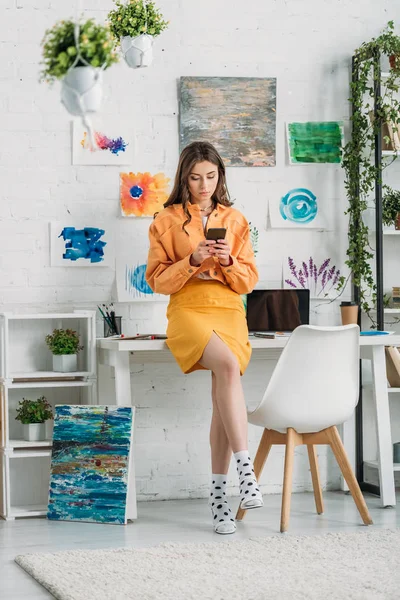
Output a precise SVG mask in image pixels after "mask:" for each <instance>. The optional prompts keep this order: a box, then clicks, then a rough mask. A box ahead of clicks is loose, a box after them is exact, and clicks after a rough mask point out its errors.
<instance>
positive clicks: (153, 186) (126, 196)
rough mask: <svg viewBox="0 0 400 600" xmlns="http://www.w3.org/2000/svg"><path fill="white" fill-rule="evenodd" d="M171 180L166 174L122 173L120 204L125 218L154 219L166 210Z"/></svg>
mask: <svg viewBox="0 0 400 600" xmlns="http://www.w3.org/2000/svg"><path fill="white" fill-rule="evenodd" d="M169 182H170V180H169V179H168V177H166V176H165V175H164V173H156V174H155V175H151V173H120V204H121V214H122V216H123V217H151V218H153V217H154V213H156V212H159V211H160V210H162V209H163V208H164V206H163V205H164V203H165V202H166V201H167V199H168V196H169V192H168V187H169Z"/></svg>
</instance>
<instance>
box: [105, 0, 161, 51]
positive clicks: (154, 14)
mask: <svg viewBox="0 0 400 600" xmlns="http://www.w3.org/2000/svg"><path fill="white" fill-rule="evenodd" d="M114 2H115V4H116V8H115V9H114V10H111V11H110V12H109V13H108V21H109V23H110V29H111V33H112V35H113V36H114V38H115V40H116V41H117V42H119V41H120V39H121V38H122V37H125V36H130V37H133V38H134V37H138V36H139V35H142V34H143V33H147V34H148V35H151V36H153V37H156V36H158V35H160V33H161V32H162V31H164V29H167V27H168V21H164V19H163V16H162V14H161V13H160V11H159V10H158V9H157V8H156V6H155V3H154V2H152V1H151V0H149V1H148V2H147V1H146V0H130V1H128V2H127V3H125V4H124V3H123V2H120V0H114Z"/></svg>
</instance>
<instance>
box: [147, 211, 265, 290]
mask: <svg viewBox="0 0 400 600" xmlns="http://www.w3.org/2000/svg"><path fill="white" fill-rule="evenodd" d="M189 212H190V214H191V216H192V220H191V222H190V223H189V224H187V225H185V229H186V231H187V232H188V234H189V235H187V234H186V233H185V232H184V231H183V229H182V225H183V223H184V222H185V221H186V215H185V213H184V212H183V208H182V205H181V204H174V205H172V206H169V207H168V208H165V209H164V210H162V211H161V212H160V213H159V214H158V215H157V216H156V218H155V219H154V221H153V222H152V224H151V225H150V230H149V238H150V250H149V257H148V261H147V270H146V281H147V283H148V284H149V286H150V287H151V289H152V290H153V291H154V292H156V293H158V294H167V295H168V294H174V293H175V292H178V291H179V290H180V289H182V288H183V286H184V285H185V283H186V282H187V281H189V279H191V278H192V277H195V276H196V275H197V274H198V273H201V272H203V271H209V273H210V275H211V277H212V278H213V279H215V280H216V281H221V282H222V283H224V284H225V285H229V287H231V288H232V289H233V290H234V291H235V292H237V293H238V294H247V293H249V292H251V291H252V289H253V288H254V286H255V284H256V283H257V280H258V273H257V268H256V264H255V260H254V252H253V248H252V245H251V242H250V232H249V224H248V222H247V221H246V219H245V218H244V216H243V215H242V213H240V212H239V211H238V210H236V209H234V208H231V207H227V206H223V205H222V204H217V206H216V208H215V209H214V210H213V212H212V213H211V214H210V216H209V218H208V222H207V229H208V228H210V227H225V228H226V230H227V232H226V240H227V242H228V243H229V246H230V249H231V257H232V260H233V263H232V265H229V266H228V267H222V266H221V265H220V264H219V261H218V259H217V258H216V257H214V256H213V257H211V258H208V259H206V260H205V261H204V262H203V263H202V264H201V265H200V267H193V266H192V265H191V264H190V260H189V259H190V255H191V254H192V253H193V252H194V251H195V250H196V248H197V246H198V244H199V242H201V240H204V238H205V234H204V229H203V222H202V218H201V212H200V208H199V207H198V206H197V205H196V204H190V205H189Z"/></svg>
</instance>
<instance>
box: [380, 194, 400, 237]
mask: <svg viewBox="0 0 400 600" xmlns="http://www.w3.org/2000/svg"><path fill="white" fill-rule="evenodd" d="M399 214H400V190H393V189H392V188H391V187H389V186H385V194H384V196H383V201H382V221H383V222H384V224H385V225H387V226H388V227H390V226H391V225H393V224H394V223H395V222H396V219H397V217H398V215H399Z"/></svg>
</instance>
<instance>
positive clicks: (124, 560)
mask: <svg viewBox="0 0 400 600" xmlns="http://www.w3.org/2000/svg"><path fill="white" fill-rule="evenodd" d="M15 560H16V562H17V563H18V564H19V565H20V566H21V567H22V568H23V569H25V570H26V571H27V572H28V573H29V574H30V575H32V577H34V578H35V579H36V580H37V581H39V582H40V583H41V584H42V585H43V586H44V587H45V588H47V589H48V590H49V592H50V593H51V594H53V595H54V596H55V598H57V599H58V600H139V599H140V600H333V599H334V600H338V599H339V598H340V599H341V598H346V600H398V599H399V598H400V575H399V573H400V530H395V531H392V530H379V529H376V530H371V529H369V530H365V531H360V532H359V533H329V534H325V535H315V536H307V537H305V536H301V537H300V536H292V535H290V534H288V535H286V536H285V535H279V536H272V537H265V538H252V539H250V540H246V541H237V542H236V541H226V542H225V541H224V542H211V543H202V544H173V543H171V544H162V545H159V546H156V547H153V548H142V549H133V548H132V549H131V548H121V549H117V550H73V551H71V552H57V553H54V554H50V553H48V554H27V555H21V556H17V557H16V559H15Z"/></svg>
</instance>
